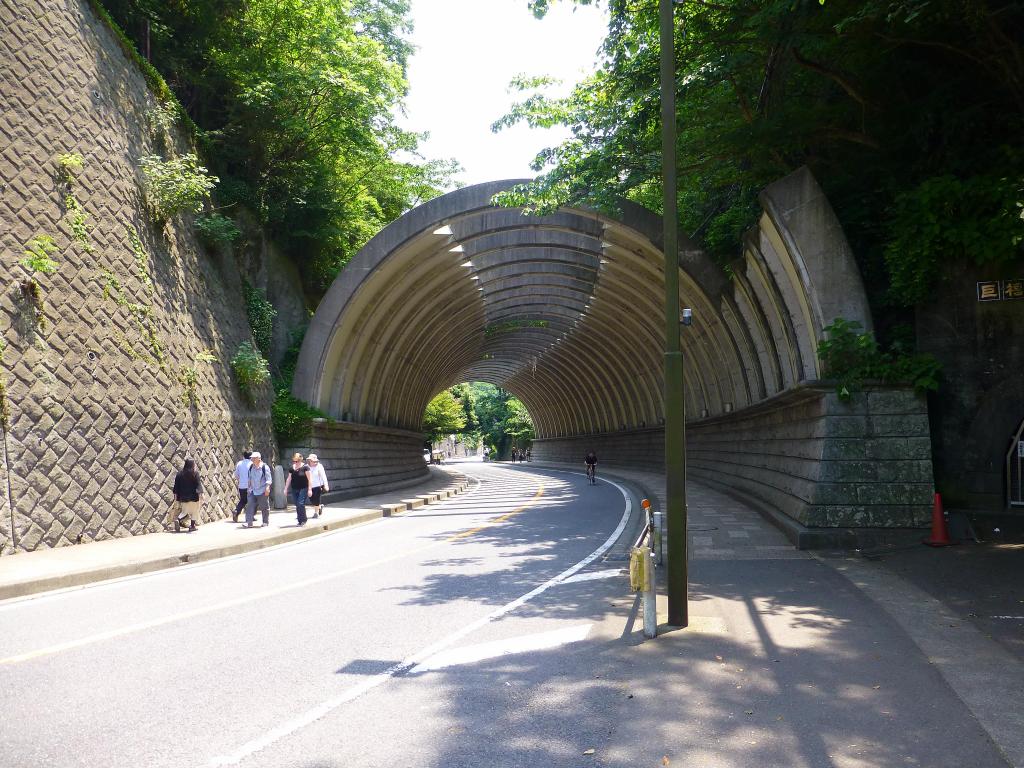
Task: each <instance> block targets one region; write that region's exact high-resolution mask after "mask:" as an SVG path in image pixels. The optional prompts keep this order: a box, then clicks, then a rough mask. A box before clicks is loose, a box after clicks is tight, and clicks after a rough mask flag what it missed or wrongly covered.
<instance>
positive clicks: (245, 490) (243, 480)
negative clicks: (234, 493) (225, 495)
mask: <svg viewBox="0 0 1024 768" xmlns="http://www.w3.org/2000/svg"><path fill="white" fill-rule="evenodd" d="M250 456H252V451H246V452H245V453H243V454H242V460H241V461H240V462H238V463H237V464H235V485H236V486H238V503H237V504H235V511H234V514H232V515H231V522H233V523H237V522H238V516H239V515H240V514H241V512H242V510H243V509H245V503H246V502H247V501H248V500H249V467H251V466H252V461H251V460H250V458H249V457H250Z"/></svg>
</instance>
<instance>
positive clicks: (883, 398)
mask: <svg viewBox="0 0 1024 768" xmlns="http://www.w3.org/2000/svg"><path fill="white" fill-rule="evenodd" d="M686 444H687V471H688V472H689V476H690V477H692V478H695V479H699V480H701V481H703V482H708V483H712V484H715V485H718V486H721V487H724V488H726V489H732V490H736V491H740V492H742V493H744V494H747V495H749V496H752V497H754V498H756V499H758V500H760V501H761V502H763V503H765V504H766V505H768V506H770V507H772V508H774V509H777V510H779V511H780V512H782V513H784V514H786V515H788V516H789V517H791V518H793V519H794V520H796V521H798V522H799V523H801V524H803V525H805V526H807V527H809V528H842V527H871V528H901V527H910V528H913V527H923V526H925V525H927V523H928V521H929V519H930V511H931V502H932V493H933V491H934V487H933V481H932V469H931V445H930V439H929V435H928V416H927V407H926V405H925V402H924V399H923V398H922V397H920V396H918V395H915V394H914V393H913V392H912V391H910V390H907V389H896V388H869V389H868V390H867V391H865V392H860V393H858V394H856V395H854V397H853V398H852V399H851V400H850V401H849V402H843V401H841V400H839V398H838V397H837V396H836V394H835V393H834V392H833V391H832V390H831V389H829V388H826V387H818V386H801V387H798V388H796V389H794V390H791V391H788V392H786V393H784V394H782V395H779V396H777V397H774V398H771V399H769V400H767V401H765V402H763V403H760V404H758V405H756V406H753V407H751V408H746V409H744V410H742V411H738V412H735V413H732V414H726V415H723V416H719V417H716V418H713V419H704V420H701V421H695V422H691V423H689V424H687V432H686ZM591 447H593V448H594V450H596V451H597V453H598V457H599V459H600V461H601V463H602V464H607V465H610V466H615V465H621V466H633V467H643V468H648V469H651V468H653V469H663V468H664V431H663V430H662V429H646V430H635V431H629V432H619V433H607V434H603V435H595V436H589V437H576V438H555V439H545V440H537V441H535V442H534V448H533V453H534V456H535V457H536V458H538V459H542V460H551V461H569V462H582V460H583V459H582V457H583V455H584V454H585V453H586V451H587V450H588V449H590V448H591Z"/></svg>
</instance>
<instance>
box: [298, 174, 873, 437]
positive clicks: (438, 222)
mask: <svg viewBox="0 0 1024 768" xmlns="http://www.w3.org/2000/svg"><path fill="white" fill-rule="evenodd" d="M807 176H808V177H809V174H807ZM798 181H799V183H800V195H802V197H801V198H800V199H807V200H813V199H814V195H815V194H817V192H816V189H817V185H816V184H814V183H813V179H810V181H809V182H807V179H805V178H803V177H801V178H799V179H798ZM517 183H522V182H521V181H519V180H512V181H500V182H492V183H488V184H481V185H477V186H474V187H467V188H464V189H460V190H457V191H455V192H452V193H449V194H447V195H444V196H442V197H439V198H437V199H435V200H432V201H430V202H428V203H425V204H424V205H421V206H419V207H418V208H416V209H414V210H412V211H410V212H409V213H407V214H406V215H405V216H403V217H402V218H400V219H399V220H397V221H396V222H394V223H393V224H391V225H389V226H388V227H386V228H385V229H384V230H382V231H381V232H380V233H379V234H378V235H377V236H376V237H374V238H373V239H372V240H371V241H370V242H369V243H368V244H367V245H366V246H365V247H364V248H363V249H362V250H360V252H359V253H358V254H357V255H356V256H355V257H354V258H353V259H352V261H351V262H350V263H349V265H348V266H347V267H346V268H345V269H344V270H343V271H342V273H341V274H340V275H339V277H338V279H337V280H336V281H335V282H334V284H333V285H332V286H331V288H330V290H329V291H328V293H327V295H326V296H325V298H324V300H323V301H322V302H321V305H320V307H319V309H318V310H317V312H316V315H315V316H314V318H313V320H312V323H311V325H310V328H309V330H308V331H307V334H306V338H305V341H304V343H303V347H302V350H301V353H300V356H299V362H298V367H297V370H296V376H295V383H294V387H293V393H294V394H295V395H296V396H297V397H299V398H301V399H303V400H305V401H307V402H309V403H311V404H313V405H315V406H317V407H319V408H321V409H323V410H325V411H326V412H328V413H329V414H330V415H331V416H332V417H334V418H337V419H340V420H346V421H353V422H358V423H362V424H367V425H380V426H389V427H394V428H399V429H407V430H417V429H418V428H419V426H420V421H421V419H422V414H423V410H424V408H425V407H426V404H427V402H428V401H429V399H430V398H431V397H432V396H433V395H434V394H436V393H437V392H439V391H441V390H442V389H444V388H446V387H448V386H451V385H453V384H456V383H458V382H460V381H466V380H483V381H489V382H491V383H493V384H496V385H497V386H501V387H504V388H506V389H508V390H509V391H511V392H512V393H513V394H516V395H517V396H519V397H520V398H521V399H522V400H523V402H524V403H525V404H526V406H527V408H528V409H529V411H530V413H531V415H532V416H533V418H534V422H535V425H536V428H537V432H538V436H540V437H551V436H574V435H585V434H591V433H597V432H601V433H607V432H614V431H617V430H620V429H637V428H642V427H654V426H657V425H659V424H660V423H661V421H662V415H663V410H662V360H663V358H662V354H663V346H664V343H663V340H664V329H663V327H662V323H663V309H662V306H663V300H664V299H663V293H664V289H663V285H664V273H663V270H664V259H663V256H662V254H661V251H660V240H661V220H660V218H659V217H657V216H655V215H654V214H652V213H651V212H649V211H646V210H644V209H642V208H640V207H638V206H636V205H633V204H631V203H626V202H624V203H623V205H622V212H621V215H620V216H618V217H614V218H613V217H609V216H606V215H603V214H599V213H596V212H594V211H587V210H578V209H565V210H560V211H558V212H556V213H554V214H551V215H546V216H530V215H526V214H524V212H523V211H521V210H519V209H503V208H496V207H494V206H493V205H491V199H492V198H493V196H494V195H495V194H496V193H498V192H501V191H503V190H506V189H509V188H510V187H511V186H512V185H514V184H517ZM818 191H820V190H818ZM787 194H788V193H785V190H781V191H780V190H773V188H769V189H768V190H766V192H765V195H764V196H763V203H764V204H765V210H766V213H765V215H764V216H763V217H762V223H761V226H760V227H759V228H757V229H756V230H755V232H754V233H752V234H751V235H750V236H748V237H747V238H746V239H745V243H744V262H743V264H741V265H739V266H737V267H736V268H734V270H733V274H732V275H731V276H730V275H728V274H726V272H725V271H724V270H722V269H721V268H720V267H719V266H718V265H716V264H715V263H714V262H712V261H711V260H710V259H709V258H708V257H707V256H706V255H705V254H704V253H703V252H702V251H701V250H699V249H698V248H696V247H695V246H693V245H692V244H690V243H688V242H685V239H684V242H683V243H682V246H681V250H680V253H679V259H678V263H679V270H680V300H681V304H682V306H684V307H691V308H693V311H694V325H693V326H691V327H689V328H685V329H684V332H683V345H684V352H685V354H686V356H687V365H686V366H685V374H684V375H685V383H686V388H687V398H686V402H687V408H688V411H689V415H690V416H691V418H701V417H703V416H718V415H720V414H722V413H723V412H727V411H729V410H740V409H742V408H744V407H745V406H748V405H751V404H753V403H756V402H758V401H759V400H762V399H764V398H765V397H769V396H772V395H774V394H776V393H778V392H779V391H781V390H784V389H786V388H788V387H791V386H793V385H795V384H796V383H798V382H799V381H801V380H806V379H808V378H813V377H814V376H815V375H816V372H817V361H816V357H815V355H816V349H817V342H818V339H819V337H820V334H821V328H822V327H823V325H824V324H827V323H828V322H831V320H832V318H830V317H828V315H829V314H831V313H833V312H837V311H843V312H845V313H846V314H845V315H844V316H846V317H848V318H850V319H858V320H861V321H862V322H864V320H865V318H866V319H867V322H865V325H868V324H869V322H870V315H869V314H868V313H867V304H866V301H864V300H863V295H862V294H863V291H862V289H860V295H856V293H857V292H856V291H853V294H855V295H853V296H852V297H851V296H847V295H845V294H844V295H839V293H837V289H835V288H831V287H829V286H827V285H824V286H823V285H822V280H824V281H825V283H827V282H828V281H827V280H826V279H825V275H823V274H822V273H821V270H820V268H819V267H818V266H817V263H816V262H815V259H816V258H818V255H817V254H815V253H813V252H812V251H813V248H812V247H809V245H808V241H807V237H806V232H803V231H802V230H801V227H803V228H804V230H806V228H807V227H808V226H810V225H809V224H808V220H807V217H806V216H805V218H804V219H801V216H802V215H803V214H802V213H801V212H800V211H797V210H795V209H793V207H792V205H791V204H792V199H791V197H787ZM848 255H849V254H844V253H830V254H829V258H831V259H833V261H835V262H836V263H838V264H839V267H837V268H838V269H839V270H840V272H843V273H844V274H846V273H848V272H849V264H847V263H846V261H844V259H846V257H847V256H848ZM847 261H851V262H852V260H849V259H847ZM857 285H858V287H859V283H858V284H857Z"/></svg>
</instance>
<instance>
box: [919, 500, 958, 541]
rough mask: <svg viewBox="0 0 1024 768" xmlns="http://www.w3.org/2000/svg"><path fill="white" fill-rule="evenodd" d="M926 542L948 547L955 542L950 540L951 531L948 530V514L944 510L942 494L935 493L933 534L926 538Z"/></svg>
mask: <svg viewBox="0 0 1024 768" xmlns="http://www.w3.org/2000/svg"><path fill="white" fill-rule="evenodd" d="M924 543H925V544H927V545H928V546H929V547H948V546H949V545H950V544H952V543H953V542H952V541H950V540H949V531H947V530H946V516H945V514H943V512H942V494H940V493H936V494H935V506H933V507H932V536H931V538H930V539H925V540H924Z"/></svg>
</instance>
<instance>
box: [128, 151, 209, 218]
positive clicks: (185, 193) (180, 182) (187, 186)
mask: <svg viewBox="0 0 1024 768" xmlns="http://www.w3.org/2000/svg"><path fill="white" fill-rule="evenodd" d="M139 167H141V168H142V175H143V177H144V178H145V180H146V185H145V187H146V199H147V200H148V202H149V205H150V207H151V208H152V209H153V211H154V213H156V214H157V216H158V217H160V218H163V219H166V218H169V217H171V216H174V215H176V214H178V213H183V212H185V211H189V212H191V213H199V211H201V210H203V203H204V202H206V200H208V199H209V197H210V195H211V194H212V192H213V188H214V187H215V186H216V185H217V182H218V181H219V179H218V178H217V177H216V176H211V175H210V173H209V172H208V171H207V170H206V168H205V167H203V166H202V165H200V163H199V158H198V157H196V156H195V155H194V154H191V153H189V154H186V155H182V156H181V157H175V158H171V159H169V160H165V159H164V158H162V157H160V156H159V155H145V156H143V157H141V158H139Z"/></svg>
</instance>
